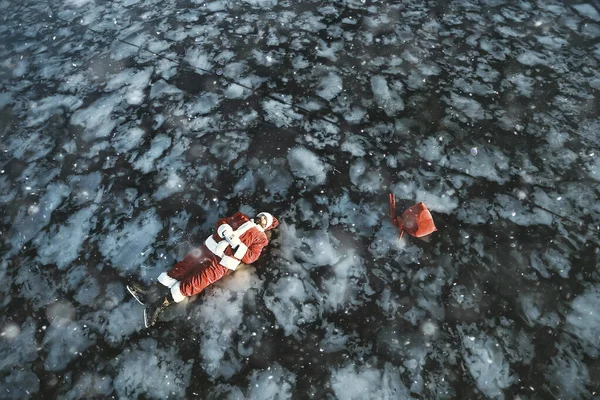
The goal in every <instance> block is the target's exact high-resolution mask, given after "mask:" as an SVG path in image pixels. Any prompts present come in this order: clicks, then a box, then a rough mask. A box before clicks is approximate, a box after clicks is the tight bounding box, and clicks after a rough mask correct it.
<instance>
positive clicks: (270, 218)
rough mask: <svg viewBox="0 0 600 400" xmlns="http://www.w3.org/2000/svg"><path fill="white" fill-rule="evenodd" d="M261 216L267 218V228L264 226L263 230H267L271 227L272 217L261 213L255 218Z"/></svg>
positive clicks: (266, 213)
mask: <svg viewBox="0 0 600 400" xmlns="http://www.w3.org/2000/svg"><path fill="white" fill-rule="evenodd" d="M261 215H264V216H265V217H266V218H267V226H265V229H267V228H269V227H270V226H271V225H273V216H272V215H271V214H269V213H268V212H264V211H263V212H260V213H258V215H257V217H260V216H261Z"/></svg>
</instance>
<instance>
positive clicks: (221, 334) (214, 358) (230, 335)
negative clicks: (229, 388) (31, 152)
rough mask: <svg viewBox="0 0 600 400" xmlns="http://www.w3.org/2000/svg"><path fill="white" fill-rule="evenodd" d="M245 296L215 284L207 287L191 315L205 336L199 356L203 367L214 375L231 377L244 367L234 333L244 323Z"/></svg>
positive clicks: (214, 377)
mask: <svg viewBox="0 0 600 400" xmlns="http://www.w3.org/2000/svg"><path fill="white" fill-rule="evenodd" d="M243 299H244V297H243V296H237V295H236V294H235V293H234V292H231V291H229V290H226V289H223V288H219V287H215V288H211V290H209V291H207V293H206V294H205V295H204V299H203V301H202V304H200V306H199V307H198V308H197V309H195V310H194V312H193V314H192V316H191V318H192V319H193V320H195V321H196V322H197V326H198V330H199V332H200V335H201V337H202V340H201V342H200V357H201V359H202V362H201V363H202V367H203V368H204V371H205V372H206V373H207V374H208V375H209V376H210V377H211V378H213V379H217V378H219V377H223V378H225V379H230V378H231V377H232V376H233V375H235V374H236V373H237V372H238V371H239V370H240V369H241V368H242V361H241V359H240V356H239V355H238V353H237V351H236V348H235V346H234V345H233V344H234V343H235V341H234V337H235V335H236V332H237V330H238V328H239V326H240V324H241V323H242V318H243V312H242V306H243Z"/></svg>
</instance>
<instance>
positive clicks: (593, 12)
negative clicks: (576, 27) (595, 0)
mask: <svg viewBox="0 0 600 400" xmlns="http://www.w3.org/2000/svg"><path fill="white" fill-rule="evenodd" d="M571 7H573V8H574V9H575V11H577V12H578V13H579V14H580V15H581V16H583V17H587V18H589V19H593V20H594V21H596V22H600V13H598V10H597V9H596V8H595V7H594V6H593V5H591V4H574V5H572V6H571Z"/></svg>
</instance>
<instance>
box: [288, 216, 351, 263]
mask: <svg viewBox="0 0 600 400" xmlns="http://www.w3.org/2000/svg"><path fill="white" fill-rule="evenodd" d="M279 242H280V243H281V246H280V248H279V250H278V251H279V252H280V254H281V256H282V258H284V259H285V260H288V261H290V262H293V261H294V260H300V261H302V262H303V267H304V268H307V269H311V268H318V267H323V266H328V265H333V264H335V263H337V262H338V261H339V260H340V255H339V253H338V251H337V248H338V246H339V245H340V243H339V241H338V240H337V239H336V238H335V237H334V236H333V235H331V234H330V233H329V232H328V231H325V230H315V231H303V230H301V229H297V228H296V226H294V225H288V224H281V225H280V226H279Z"/></svg>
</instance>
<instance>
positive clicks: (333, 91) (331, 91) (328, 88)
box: [317, 72, 343, 101]
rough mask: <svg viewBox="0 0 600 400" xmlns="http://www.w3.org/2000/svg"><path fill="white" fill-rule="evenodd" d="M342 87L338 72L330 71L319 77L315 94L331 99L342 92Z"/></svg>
mask: <svg viewBox="0 0 600 400" xmlns="http://www.w3.org/2000/svg"><path fill="white" fill-rule="evenodd" d="M342 89H343V82H342V77H341V76H339V75H338V74H334V73H332V72H330V73H329V74H327V75H326V76H324V77H323V78H321V82H320V83H319V87H318V89H317V95H318V96H320V97H322V98H324V99H325V100H327V101H331V100H333V99H334V98H335V97H337V95H339V94H340V93H341V92H342Z"/></svg>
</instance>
